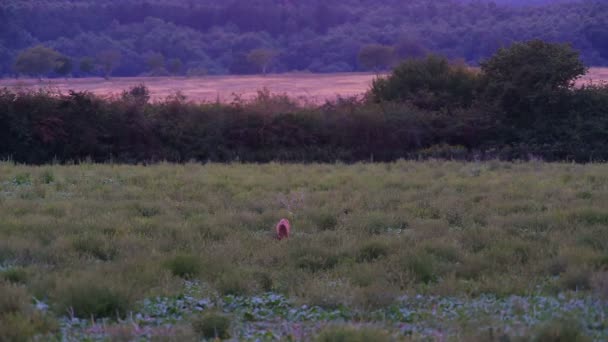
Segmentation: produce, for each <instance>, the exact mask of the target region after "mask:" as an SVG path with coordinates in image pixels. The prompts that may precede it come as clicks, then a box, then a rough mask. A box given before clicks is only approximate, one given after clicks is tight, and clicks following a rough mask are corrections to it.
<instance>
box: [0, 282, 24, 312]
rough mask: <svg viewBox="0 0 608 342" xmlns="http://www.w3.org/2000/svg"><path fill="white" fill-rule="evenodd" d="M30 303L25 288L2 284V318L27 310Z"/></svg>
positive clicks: (0, 296) (0, 301) (0, 309)
mask: <svg viewBox="0 0 608 342" xmlns="http://www.w3.org/2000/svg"><path fill="white" fill-rule="evenodd" d="M28 301H29V299H28V296H27V292H26V291H25V290H24V289H23V288H21V287H18V286H14V285H10V284H3V283H1V282H0V317H2V316H4V315H8V314H15V313H20V312H22V311H24V310H26V307H27V303H28ZM0 320H1V319H0Z"/></svg>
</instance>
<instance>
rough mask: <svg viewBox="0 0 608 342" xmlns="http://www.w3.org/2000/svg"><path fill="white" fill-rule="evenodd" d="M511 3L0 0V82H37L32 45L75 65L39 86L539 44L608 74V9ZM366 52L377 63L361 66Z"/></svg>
mask: <svg viewBox="0 0 608 342" xmlns="http://www.w3.org/2000/svg"><path fill="white" fill-rule="evenodd" d="M512 2H514V1H502V2H499V4H496V3H495V2H491V1H481V0H480V1H466V0H434V1H428V0H409V1H401V0H386V1H372V0H339V1H338V0H330V1H328V0H310V1H294V0H248V1H243V0H231V1H215V0H200V1H192V0H170V1H169V0H95V1H93V0H53V1H47V0H3V1H0V75H4V76H9V75H10V76H15V75H17V74H31V75H35V71H34V72H33V71H31V70H27V72H26V71H25V70H24V69H20V68H15V65H16V61H17V59H18V57H19V55H20V54H21V53H22V52H23V51H25V50H26V49H28V48H31V47H34V46H37V45H43V46H45V47H47V48H51V49H54V50H55V51H56V52H57V53H59V54H60V55H62V56H65V57H66V58H68V59H69V60H70V63H69V64H65V63H60V64H61V65H62V66H63V67H64V68H63V69H61V70H62V71H65V70H69V72H67V73H65V74H64V73H62V72H60V73H57V72H56V68H50V69H47V70H46V72H45V73H44V76H70V75H72V76H88V75H98V76H103V75H106V76H107V75H108V74H112V75H116V76H135V75H170V74H176V75H188V74H189V75H204V74H207V73H209V74H228V73H231V74H246V73H261V72H265V71H268V72H285V71H293V70H309V71H312V72H348V71H361V70H373V69H379V68H388V67H390V66H392V65H393V64H394V63H395V61H398V60H400V59H404V58H412V57H417V56H424V55H425V54H426V53H428V52H433V53H437V54H440V55H444V56H447V57H448V58H450V59H463V60H464V61H465V62H466V63H468V64H473V65H474V64H477V63H478V62H480V61H482V60H484V59H485V58H487V57H489V56H491V55H492V54H493V53H494V52H495V51H496V50H497V49H498V48H499V47H501V46H505V45H508V44H510V43H511V42H513V41H522V40H530V39H535V38H539V39H543V40H545V41H552V42H572V43H573V44H574V47H575V48H576V49H577V50H579V51H581V54H582V58H583V60H584V61H585V63H587V64H588V65H595V66H599V65H608V44H606V41H608V3H607V2H606V1H603V0H584V1H575V2H561V1H560V2H555V1H552V2H547V1H545V2H542V3H543V4H542V5H538V4H539V3H541V2H534V3H533V4H534V6H532V5H531V6H530V7H526V6H523V7H522V6H510V5H508V3H512ZM518 3H522V2H521V1H520V2H518ZM378 46H380V47H383V48H384V50H382V49H378ZM370 47H371V48H372V49H371V50H370ZM374 47H376V49H375V50H374V49H373V48H374ZM365 48H367V52H369V51H376V52H379V53H380V57H377V58H375V59H374V58H372V59H371V62H370V59H369V58H367V59H365V58H364V59H363V60H361V58H359V57H360V55H361V52H362V50H363V49H365ZM256 50H257V53H253V52H254V51H256ZM387 51H389V52H390V54H391V56H390V57H391V58H389V60H388V62H386V61H387V59H386V58H384V57H383V55H382V54H383V53H384V54H386V52H387ZM81 66H82V67H83V68H81ZM68 67H69V68H68ZM35 76H39V75H35Z"/></svg>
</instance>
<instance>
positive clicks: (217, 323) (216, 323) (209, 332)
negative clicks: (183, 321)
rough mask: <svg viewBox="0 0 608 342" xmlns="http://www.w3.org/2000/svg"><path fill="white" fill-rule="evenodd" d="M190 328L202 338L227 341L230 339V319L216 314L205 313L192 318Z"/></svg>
mask: <svg viewBox="0 0 608 342" xmlns="http://www.w3.org/2000/svg"><path fill="white" fill-rule="evenodd" d="M192 328H193V329H194V331H195V332H196V333H197V334H198V335H199V336H200V337H202V338H206V339H215V338H219V339H222V340H223V339H227V338H229V337H230V318H228V317H226V316H224V315H220V314H217V313H206V314H203V315H201V316H199V317H195V318H194V320H193V321H192Z"/></svg>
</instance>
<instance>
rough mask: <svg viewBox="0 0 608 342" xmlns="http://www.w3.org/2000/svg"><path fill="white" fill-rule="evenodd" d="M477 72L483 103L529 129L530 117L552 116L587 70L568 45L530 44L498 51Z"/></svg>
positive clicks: (539, 41)
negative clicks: (479, 71) (497, 108)
mask: <svg viewBox="0 0 608 342" xmlns="http://www.w3.org/2000/svg"><path fill="white" fill-rule="evenodd" d="M481 70H482V72H483V79H484V80H483V82H484V89H485V93H484V97H485V99H486V101H488V102H490V103H496V104H497V105H498V106H499V107H500V108H501V109H502V110H504V111H505V112H506V114H507V115H508V119H509V123H514V124H517V125H526V126H528V127H530V126H529V125H530V124H533V123H534V121H535V119H536V118H535V117H534V116H538V115H543V116H544V115H554V113H553V111H552V110H551V109H556V108H559V105H560V104H562V102H561V98H562V97H563V96H564V95H566V94H567V92H565V91H568V90H570V89H571V88H573V87H574V81H575V80H576V79H577V78H579V77H580V76H582V75H584V74H585V73H586V71H587V68H586V67H585V65H584V64H583V62H582V61H581V59H580V56H579V53H578V52H577V51H576V50H575V49H573V48H572V47H571V46H570V45H568V44H554V43H546V42H543V41H541V40H532V41H528V42H521V43H514V44H513V45H511V46H509V47H506V48H501V49H499V50H498V52H496V54H494V56H492V57H491V58H489V59H488V60H487V61H485V62H483V63H481ZM556 105H557V107H556Z"/></svg>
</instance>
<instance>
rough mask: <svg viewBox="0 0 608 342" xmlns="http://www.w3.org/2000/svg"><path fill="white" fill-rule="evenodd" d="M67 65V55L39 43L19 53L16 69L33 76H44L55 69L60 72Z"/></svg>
mask: <svg viewBox="0 0 608 342" xmlns="http://www.w3.org/2000/svg"><path fill="white" fill-rule="evenodd" d="M65 65H66V60H65V57H62V56H61V54H59V52H57V51H55V50H53V49H51V48H47V47H44V46H42V45H37V46H34V47H32V48H29V49H27V50H25V51H23V52H21V53H20V54H19V56H17V59H16V61H15V71H17V72H18V73H21V74H26V75H31V76H38V77H40V76H42V75H45V74H47V73H49V72H51V71H53V70H55V71H59V72H60V73H61V72H62V71H64V70H63V68H64V67H65Z"/></svg>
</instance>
